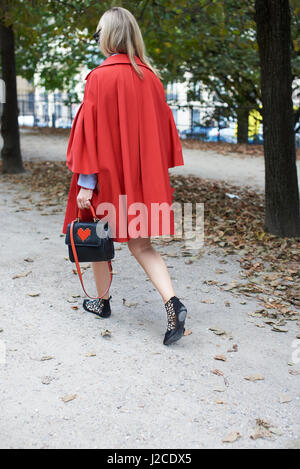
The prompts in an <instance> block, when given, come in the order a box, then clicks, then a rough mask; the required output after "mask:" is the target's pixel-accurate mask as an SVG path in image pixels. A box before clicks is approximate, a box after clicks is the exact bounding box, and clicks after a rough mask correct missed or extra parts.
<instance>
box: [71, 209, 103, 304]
mask: <svg viewBox="0 0 300 469" xmlns="http://www.w3.org/2000/svg"><path fill="white" fill-rule="evenodd" d="M93 210H94V209H93ZM93 210H92V213H93ZM94 214H95V212H94V213H93V215H94ZM94 218H95V217H94ZM75 221H77V220H73V221H72V223H71V227H70V238H71V246H72V251H73V256H74V259H75V263H76V269H77V273H78V276H79V278H80V282H81V286H82V289H83V291H84V293H85V294H86V296H88V297H89V298H91V299H92V300H98V299H99V300H100V299H101V298H103V297H104V296H105V295H106V293H107V292H108V291H109V289H110V286H111V282H112V266H111V261H107V262H108V267H109V273H110V282H109V285H108V287H107V289H106V290H105V292H104V293H103V295H102V296H90V295H89V294H88V293H87V292H86V290H85V288H84V285H83V279H82V274H81V270H80V265H79V262H78V256H77V252H76V247H75V243H74V235H73V228H74V222H75Z"/></svg>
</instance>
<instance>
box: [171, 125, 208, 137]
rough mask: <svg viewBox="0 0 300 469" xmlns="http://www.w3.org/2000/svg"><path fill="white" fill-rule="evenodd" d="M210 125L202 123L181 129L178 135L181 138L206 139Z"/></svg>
mask: <svg viewBox="0 0 300 469" xmlns="http://www.w3.org/2000/svg"><path fill="white" fill-rule="evenodd" d="M211 129H212V127H205V126H203V125H196V126H194V127H191V128H190V129H186V130H182V131H180V132H179V137H180V138H182V139H186V138H192V139H198V140H206V139H207V136H208V133H209V131H210V130H211Z"/></svg>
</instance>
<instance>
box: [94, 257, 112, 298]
mask: <svg viewBox="0 0 300 469" xmlns="http://www.w3.org/2000/svg"><path fill="white" fill-rule="evenodd" d="M92 267H93V272H94V279H95V283H96V287H97V292H98V295H99V296H102V295H103V293H104V292H105V290H106V289H107V287H108V284H109V280H110V275H109V268H108V263H107V262H106V261H103V262H102V261H100V262H92ZM103 298H104V299H106V300H107V299H108V298H109V291H108V292H107V293H106V295H104V297H103Z"/></svg>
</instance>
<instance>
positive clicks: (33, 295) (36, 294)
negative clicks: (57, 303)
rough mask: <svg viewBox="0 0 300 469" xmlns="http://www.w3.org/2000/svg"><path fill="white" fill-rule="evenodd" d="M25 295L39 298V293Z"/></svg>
mask: <svg viewBox="0 0 300 469" xmlns="http://www.w3.org/2000/svg"><path fill="white" fill-rule="evenodd" d="M27 295H28V296H32V297H35V296H40V293H39V292H31V293H27Z"/></svg>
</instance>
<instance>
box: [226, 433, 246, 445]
mask: <svg viewBox="0 0 300 469" xmlns="http://www.w3.org/2000/svg"><path fill="white" fill-rule="evenodd" d="M241 437H242V435H241V434H240V433H239V432H232V433H230V435H228V436H227V437H226V438H224V440H222V441H223V443H234V442H235V441H237V440H238V439H239V438H241Z"/></svg>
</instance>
